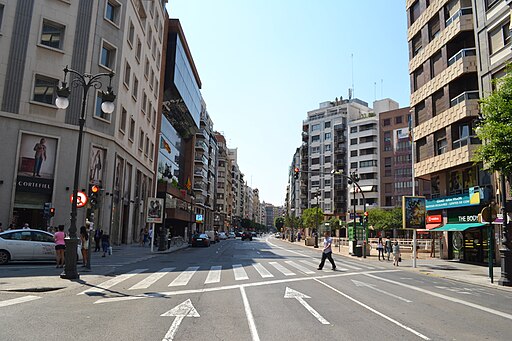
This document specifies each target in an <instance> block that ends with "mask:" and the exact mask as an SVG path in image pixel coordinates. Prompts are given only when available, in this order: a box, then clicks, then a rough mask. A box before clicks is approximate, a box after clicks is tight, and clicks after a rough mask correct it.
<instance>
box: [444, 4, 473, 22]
mask: <svg viewBox="0 0 512 341" xmlns="http://www.w3.org/2000/svg"><path fill="white" fill-rule="evenodd" d="M472 14H473V9H472V8H471V7H464V8H461V9H460V10H458V11H457V13H455V14H454V15H452V16H451V17H450V18H448V20H446V27H448V26H450V25H451V24H452V23H453V22H454V21H455V20H457V19H458V18H460V17H461V16H463V15H472Z"/></svg>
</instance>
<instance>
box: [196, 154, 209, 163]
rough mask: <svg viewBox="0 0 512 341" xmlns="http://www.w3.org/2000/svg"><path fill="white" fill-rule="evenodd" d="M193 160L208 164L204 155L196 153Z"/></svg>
mask: <svg viewBox="0 0 512 341" xmlns="http://www.w3.org/2000/svg"><path fill="white" fill-rule="evenodd" d="M194 162H198V163H202V164H203V165H207V164H208V159H207V158H206V157H205V156H204V155H198V154H196V155H195V157H194Z"/></svg>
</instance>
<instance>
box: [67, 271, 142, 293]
mask: <svg viewBox="0 0 512 341" xmlns="http://www.w3.org/2000/svg"><path fill="white" fill-rule="evenodd" d="M146 270H147V269H135V270H133V271H130V272H128V273H125V274H122V275H119V276H116V277H114V278H112V279H109V280H108V281H106V282H103V283H101V284H99V285H98V287H96V288H89V289H87V290H85V291H82V292H80V293H78V294H77V295H83V294H87V293H102V292H104V291H105V290H106V289H109V288H111V287H113V286H114V285H116V284H119V283H121V282H123V281H125V280H127V279H128V278H130V277H133V276H135V275H136V274H139V273H141V272H144V271H146Z"/></svg>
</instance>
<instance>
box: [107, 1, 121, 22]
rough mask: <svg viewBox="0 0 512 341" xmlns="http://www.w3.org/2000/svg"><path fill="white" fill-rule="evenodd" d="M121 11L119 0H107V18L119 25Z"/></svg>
mask: <svg viewBox="0 0 512 341" xmlns="http://www.w3.org/2000/svg"><path fill="white" fill-rule="evenodd" d="M120 12H121V5H120V4H119V3H118V2H117V1H114V0H108V1H107V4H106V6H105V19H107V20H109V21H110V22H112V23H114V24H116V25H118V24H119V14H120Z"/></svg>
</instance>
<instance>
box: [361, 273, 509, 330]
mask: <svg viewBox="0 0 512 341" xmlns="http://www.w3.org/2000/svg"><path fill="white" fill-rule="evenodd" d="M365 275H366V276H369V277H371V278H375V279H378V280H379V281H385V282H388V283H392V284H396V285H400V286H402V287H404V288H408V289H412V290H416V291H419V292H422V293H425V294H429V295H431V296H434V297H438V298H441V299H443V300H447V301H451V302H454V303H460V304H463V305H466V306H468V307H471V308H475V309H478V310H482V311H485V312H487V313H490V314H493V315H497V316H501V317H503V318H506V319H509V320H512V315H511V314H507V313H504V312H502V311H499V310H495V309H492V308H487V307H484V306H481V305H478V304H475V303H471V302H467V301H464V300H461V299H458V298H455V297H450V296H446V295H443V294H438V293H437V292H433V291H430V290H426V289H422V288H418V287H415V286H412V285H409V284H404V283H400V282H395V281H392V280H390V279H387V278H382V277H377V276H374V275H371V274H365Z"/></svg>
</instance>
